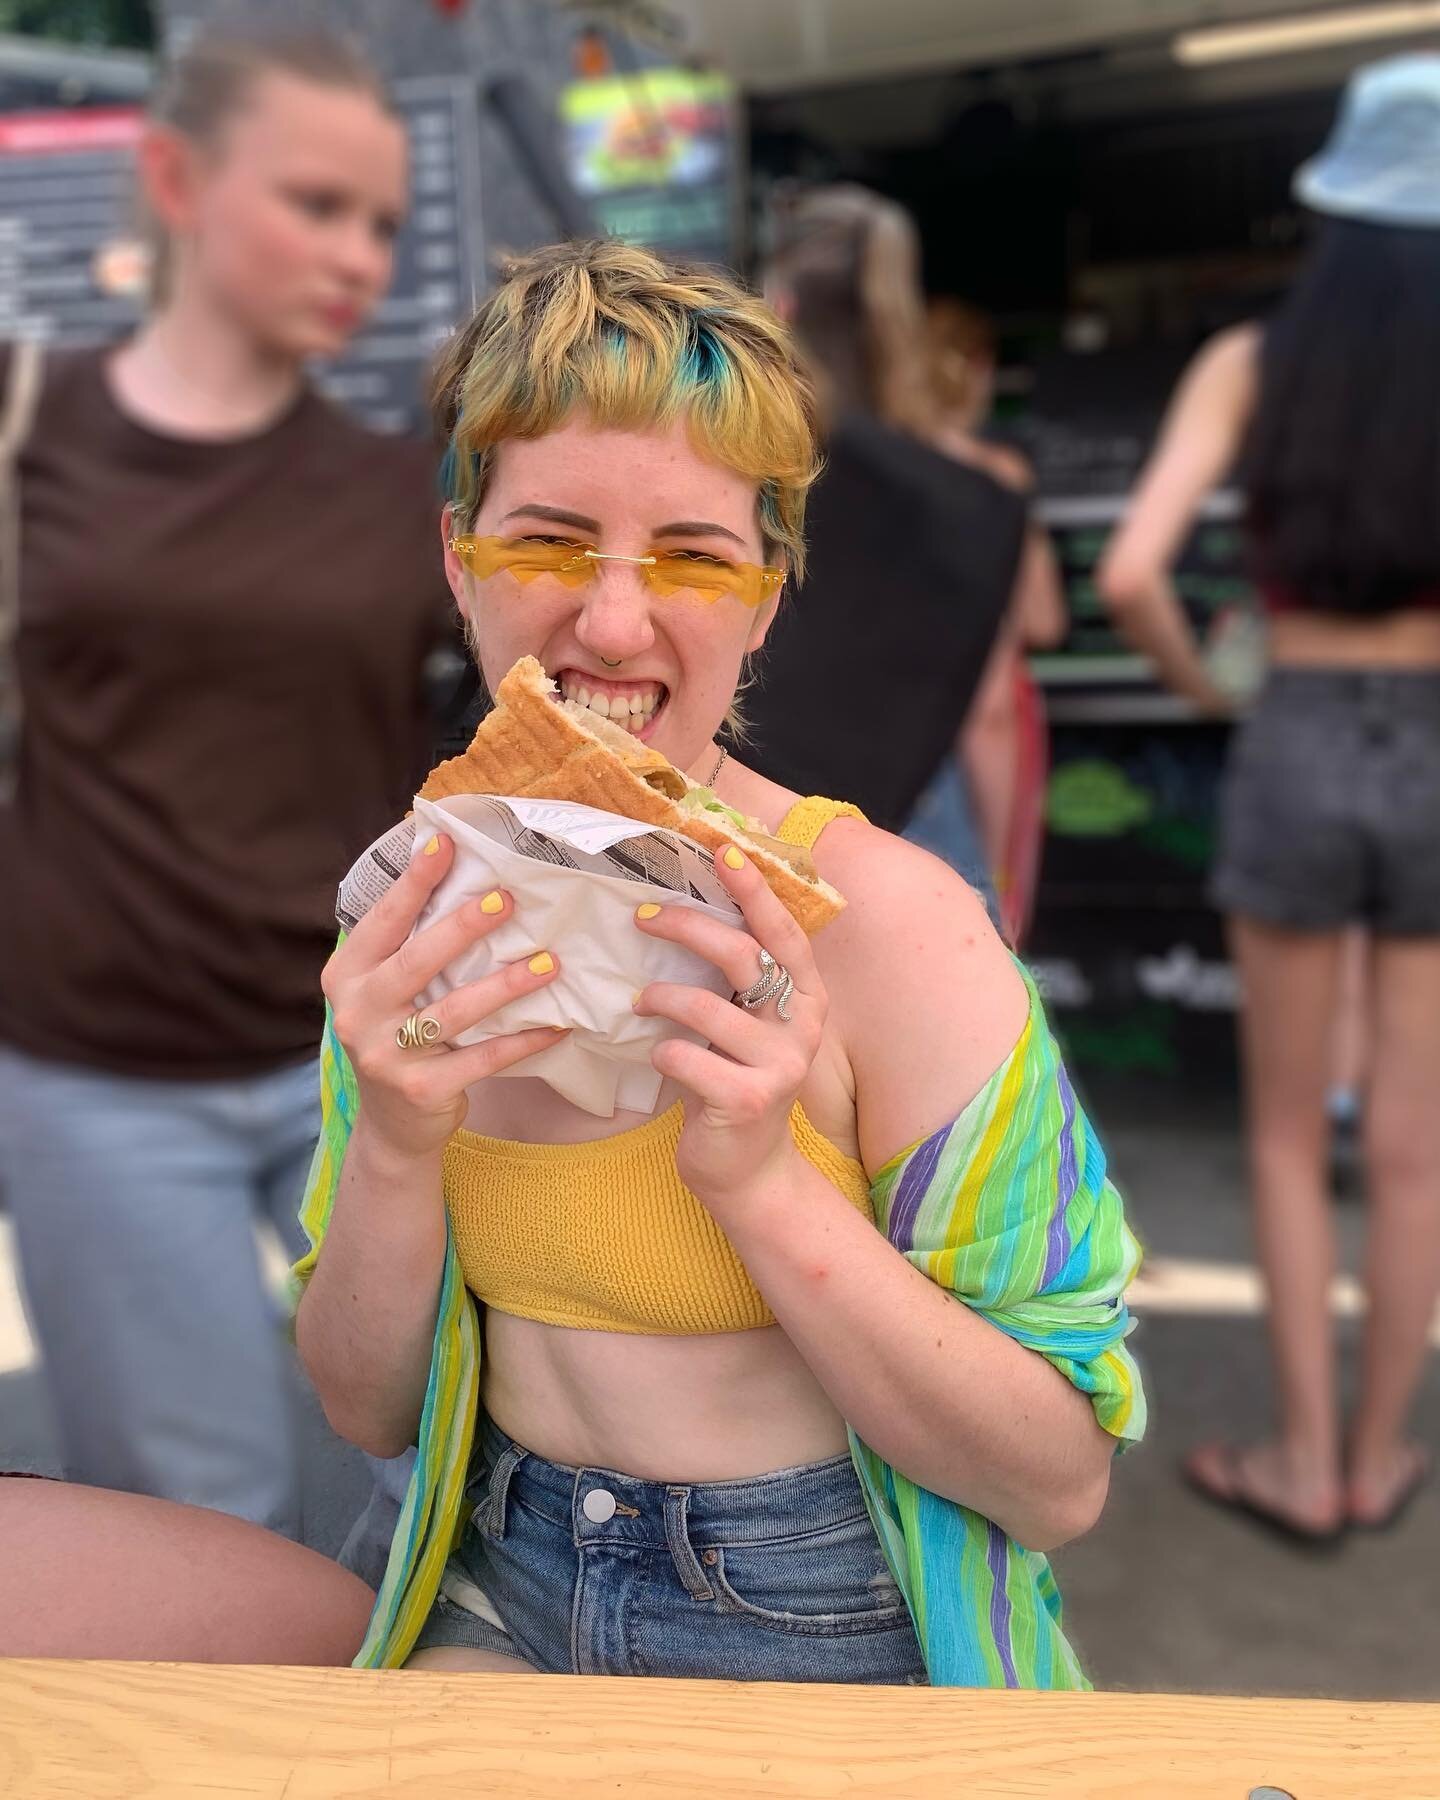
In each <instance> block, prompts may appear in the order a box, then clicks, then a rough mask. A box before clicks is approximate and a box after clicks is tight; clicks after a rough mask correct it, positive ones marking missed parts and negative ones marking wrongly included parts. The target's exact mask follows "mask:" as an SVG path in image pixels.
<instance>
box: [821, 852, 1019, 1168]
mask: <svg viewBox="0 0 1440 1800" xmlns="http://www.w3.org/2000/svg"><path fill="white" fill-rule="evenodd" d="M815 862H816V867H817V869H818V871H819V873H820V874H821V875H822V876H824V878H825V879H826V880H827V881H828V882H830V883H831V884H832V886H834V887H836V888H838V889H839V891H840V893H841V894H842V895H843V896H844V898H845V902H846V905H845V910H844V912H842V913H841V914H840V916H839V917H838V918H837V919H835V920H834V921H833V922H832V923H831V924H829V925H827V926H826V927H825V929H824V930H823V931H822V932H820V933H819V934H818V935H817V937H816V938H815V941H814V949H815V958H816V964H817V966H818V968H819V970H820V974H821V978H822V980H823V981H824V983H825V988H826V992H827V994H828V995H829V998H830V1007H831V1018H832V1021H833V1023H834V1026H835V1028H836V1030H837V1031H838V1033H839V1036H840V1039H841V1041H842V1043H843V1044H844V1046H845V1051H846V1055H847V1058H848V1060H849V1063H850V1066H851V1068H852V1070H853V1071H854V1077H855V1092H856V1095H857V1100H858V1103H859V1109H860V1131H861V1140H862V1143H863V1144H864V1145H865V1146H866V1147H867V1158H866V1161H867V1166H870V1164H871V1162H872V1160H873V1158H875V1157H878V1158H879V1159H881V1160H883V1159H884V1158H885V1157H888V1156H890V1155H893V1154H894V1152H895V1150H896V1149H897V1148H898V1147H899V1146H901V1145H903V1144H909V1143H913V1142H915V1141H916V1140H917V1139H918V1138H920V1137H922V1136H924V1135H925V1134H926V1133H928V1132H930V1131H934V1130H936V1129H937V1128H938V1127H939V1126H940V1125H943V1124H945V1123H946V1122H947V1121H949V1120H951V1119H953V1118H955V1117H956V1116H957V1115H958V1114H959V1113H960V1112H961V1111H962V1110H963V1108H964V1107H965V1106H967V1105H968V1104H969V1102H970V1101H971V1100H972V1099H973V1098H974V1096H975V1095H976V1094H977V1093H979V1091H980V1089H981V1088H982V1087H983V1086H984V1085H985V1083H986V1082H987V1081H988V1080H989V1079H990V1078H991V1077H992V1076H993V1075H994V1073H995V1071H996V1070H997V1069H998V1068H999V1067H1001V1065H1002V1064H1003V1063H1004V1061H1005V1059H1006V1058H1007V1057H1008V1056H1009V1055H1010V1054H1011V1052H1012V1051H1013V1050H1014V1047H1015V1045H1016V1043H1017V1042H1018V1041H1019V1039H1020V1035H1021V1033H1022V1032H1023V1030H1024V1028H1025V1023H1026V1020H1027V1019H1028V1018H1029V1016H1030V995H1029V993H1028V991H1027V989H1026V986H1025V983H1024V980H1023V979H1022V977H1021V975H1020V971H1019V969H1018V967H1017V965H1016V963H1015V959H1014V958H1013V957H1012V956H1011V954H1010V952H1009V950H1008V949H1007V948H1006V947H1005V945H1004V944H1003V943H1002V942H1001V940H1000V937H999V936H998V934H997V933H996V931H995V928H994V926H993V925H992V924H991V922H990V916H989V914H988V913H987V911H986V909H985V903H984V901H983V900H982V899H981V898H980V896H979V895H978V894H977V893H976V892H975V890H974V889H973V888H972V887H971V886H970V885H969V883H968V882H966V881H965V880H964V879H963V877H961V876H960V875H958V874H957V873H956V872H955V871H954V870H953V869H951V868H950V867H948V865H946V864H945V863H943V862H942V861H941V860H940V859H939V858H938V857H936V856H933V855H932V854H931V853H930V852H929V851H928V850H924V849H922V848H921V847H920V846H919V845H918V844H911V843H908V842H907V841H906V840H905V839H904V838H898V837H895V836H894V835H893V834H892V833H890V832H888V831H882V830H881V829H880V828H879V827H878V826H876V825H871V824H870V823H868V821H865V820H861V819H854V818H845V819H837V820H836V821H835V823H834V824H833V825H831V826H830V827H829V828H828V829H827V830H826V831H825V832H824V833H823V834H822V836H821V837H820V838H819V840H818V841H817V843H816V845H815Z"/></svg>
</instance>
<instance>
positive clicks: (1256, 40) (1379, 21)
mask: <svg viewBox="0 0 1440 1800" xmlns="http://www.w3.org/2000/svg"><path fill="white" fill-rule="evenodd" d="M1437 26H1440V0H1416V4H1413V5H1410V6H1342V7H1335V8H1333V9H1330V10H1327V11H1325V12H1306V13H1293V14H1292V15H1291V16H1290V17H1289V18H1288V19H1256V20H1253V21H1252V22H1251V23H1249V24H1246V25H1207V26H1205V27H1203V28H1202V29H1201V30H1198V31H1184V32H1181V34H1180V35H1179V36H1178V37H1177V38H1176V39H1175V42H1174V44H1173V45H1172V48H1173V50H1174V52H1175V58H1176V61H1177V62H1182V63H1192V64H1194V63H1217V62H1237V61H1240V60H1241V59H1242V58H1245V57H1250V56H1283V55H1285V54H1286V53H1287V52H1289V51H1292V50H1321V49H1326V48H1328V47H1329V46H1331V45H1333V44H1354V43H1360V42H1363V41H1364V40H1365V39H1366V38H1383V37H1405V36H1408V35H1410V34H1411V33H1413V32H1417V31H1430V30H1433V29H1434V28H1435V27H1437Z"/></svg>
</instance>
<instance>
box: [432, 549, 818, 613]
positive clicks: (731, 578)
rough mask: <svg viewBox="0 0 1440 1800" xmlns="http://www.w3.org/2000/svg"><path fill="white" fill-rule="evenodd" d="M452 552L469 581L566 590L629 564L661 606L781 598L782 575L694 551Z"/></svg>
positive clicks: (754, 602)
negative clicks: (728, 597)
mask: <svg viewBox="0 0 1440 1800" xmlns="http://www.w3.org/2000/svg"><path fill="white" fill-rule="evenodd" d="M450 548H451V550H452V551H453V552H454V554H455V555H456V556H458V557H459V559H460V561H461V562H462V563H464V565H465V567H466V568H467V569H468V570H469V571H470V573H471V574H472V575H475V576H477V577H478V578H479V579H480V580H481V581H488V580H489V579H490V577H491V576H492V575H498V574H500V573H501V572H502V571H503V572H504V573H505V574H508V575H513V576H514V577H515V579H516V580H517V581H522V582H528V581H535V580H537V579H538V578H539V577H540V576H542V575H544V576H549V577H550V578H552V579H553V580H556V581H559V582H562V583H563V584H564V585H565V586H566V587H574V588H578V587H584V586H585V584H586V583H587V582H589V581H593V580H594V579H595V577H596V575H597V574H598V573H599V572H600V565H601V563H607V562H617V563H632V564H633V565H634V566H635V567H636V568H638V569H639V570H640V572H641V574H642V575H643V576H644V578H645V582H646V585H647V586H648V587H649V589H650V591H651V592H652V593H653V594H658V595H659V597H660V598H661V599H662V600H669V599H672V598H674V597H676V596H677V595H683V596H684V597H686V598H687V599H693V600H700V601H703V602H704V603H705V604H706V605H707V606H708V605H710V604H712V603H713V602H714V601H716V600H718V599H719V598H720V596H721V595H722V594H733V595H734V596H735V598H736V599H737V600H739V601H741V602H742V603H743V604H744V605H746V606H763V605H764V604H765V602H766V601H767V600H773V599H774V598H775V596H776V594H778V593H779V592H780V586H781V583H782V582H783V581H784V579H785V571H784V570H783V569H766V568H762V567H760V566H759V565H758V564H757V563H727V562H718V561H716V560H714V559H712V558H711V557H708V556H700V555H698V554H697V553H696V552H695V551H693V550H676V551H672V552H670V553H669V554H666V553H665V552H663V551H654V552H652V553H651V554H650V555H649V556H607V555H606V554H605V552H604V551H602V550H596V549H595V548H594V547H593V546H592V545H588V544H547V543H543V542H536V541H534V540H533V539H529V538H504V537H452V538H451V540H450Z"/></svg>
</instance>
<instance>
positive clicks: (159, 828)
mask: <svg viewBox="0 0 1440 1800" xmlns="http://www.w3.org/2000/svg"><path fill="white" fill-rule="evenodd" d="M140 166H141V175H142V181H143V187H144V193H145V197H146V200H147V202H148V205H149V208H150V210H151V212H152V213H153V215H154V219H155V221H156V225H157V237H158V241H159V245H160V248H159V253H158V265H157V276H158V280H157V284H156V287H157V297H156V304H155V306H154V309H153V311H152V313H151V316H150V318H149V320H148V322H147V323H146V324H145V325H144V326H143V327H142V329H141V330H140V331H139V332H138V333H137V334H136V336H134V337H133V338H132V339H130V340H129V341H128V342H127V343H125V344H124V345H122V346H121V347H120V348H119V349H117V350H112V351H106V352H101V351H94V352H84V353H78V354H68V355H64V356H56V357H52V358H51V359H50V360H49V364H48V366H47V369H46V373H45V380H44V386H43V390H42V392H41V396H40V401H39V406H38V410H37V412H36V415H35V418H34V422H33V425H32V427H31V430H30V432H29V435H28V438H27V440H26V444H25V447H24V450H23V453H22V455H21V459H20V464H19V474H20V495H21V543H22V546H23V551H22V557H21V562H20V581H19V592H20V611H19V629H18V640H17V644H16V663H17V670H18V676H19V687H20V693H21V696H22V698H23V702H24V720H23V727H22V735H21V740H20V760H19V766H18V771H17V782H18V786H17V793H16V797H15V800H14V803H13V805H11V806H9V807H7V808H4V809H0V868H3V869H4V872H5V876H4V883H3V900H0V908H3V911H0V1191H3V1197H4V1202H5V1204H6V1205H7V1206H8V1208H9V1209H10V1211H11V1212H12V1214H13V1216H14V1220H15V1224H16V1228H17V1235H18V1243H19V1250H20V1260H21V1268H22V1273H23V1278H24V1283H25V1289H26V1293H27V1297H28V1300H29V1304H30V1312H31V1316H32V1318H33V1320H34V1323H35V1327H36V1330H37V1333H38V1336H39V1339H40V1345H41V1349H42V1351H43V1355H44V1362H45V1372H46V1375H47V1378H48V1382H49V1386H50V1391H51V1394H52V1396H53V1399H54V1403H55V1409H56V1413H57V1417H58V1422H59V1427H60V1437H61V1448H62V1454H63V1458H64V1463H65V1467H66V1471H67V1473H68V1474H69V1475H70V1476H71V1477H72V1478H73V1479H75V1480H77V1481H83V1482H88V1483H92V1484H94V1485H97V1486H104V1487H117V1488H126V1489H131V1490H133V1491H136V1492H142V1493H151V1494H157V1495H162V1496H166V1497H170V1498H174V1499H181V1500H188V1501H194V1502H198V1503H201V1504H204V1505H208V1506H214V1507H219V1508H223V1509H224V1510H226V1511H230V1512H234V1513H236V1514H239V1515H241V1516H243V1517H246V1518H251V1519H254V1520H257V1521H259V1522H260V1523H262V1524H265V1525H268V1526H271V1527H274V1528H276V1529H279V1530H281V1531H285V1532H287V1533H292V1534H293V1533H294V1531H295V1528H296V1500H295V1479H294V1463H295V1457H294V1451H293V1447H292V1443H291V1427H290V1423H289V1419H288V1407H287V1400H286V1390H285V1380H286V1374H285V1363H284V1350H283V1344H282V1338H281V1333H280V1330H279V1327H278V1326H277V1324H276V1322H275V1319H274V1316H273V1313H272V1311H271V1309H270V1307H269V1305H268V1304H267V1300H266V1297H265V1292H264V1288H263V1284H262V1280H261V1276H260V1272H259V1269H258V1267H257V1260H256V1252H255V1246H254V1236H253V1230H254V1224H255V1221H256V1220H257V1218H259V1217H262V1216H264V1215H268V1216H269V1217H270V1218H271V1219H272V1220H273V1221H274V1223H275V1225H276V1226H277V1227H278V1228H279V1230H280V1233H281V1236H282V1238H283V1239H284V1241H285V1245H286V1248H287V1250H288V1251H289V1252H290V1253H291V1254H294V1253H295V1252H297V1251H298V1249H299V1247H300V1246H299V1243H298V1242H297V1237H296V1227H295V1223H294V1215H295V1208H296V1204H297V1201H298V1197H299V1193H300V1189H301V1185H302V1182H303V1177H304V1173H305V1170H306V1166H307V1164H308V1160H309V1157H310V1154H311V1150H312V1146H313V1144H314V1140H315V1136H316V1131H317V1123H318V1092H317V1076H316V1071H315V1062H314V1052H315V1048H316V1046H317V1044H318V1039H319V1032H320V1025H321V1019H320V1016H319V1013H318V1010H317V999H316V996H317V994H318V991H319V973H320V968H321V965H322V963H323V961H324V959H325V956H326V954H327V951H328V948H329V946H330V943H331V941H332V939H333V935H334V893H335V885H336V882H337V880H338V878H339V876H340V874H342V873H343V871H344V870H345V868H346V867H347V866H348V864H349V862H350V861H351V860H352V859H353V857H354V856H355V855H356V853H357V852H358V851H359V850H360V849H362V848H363V847H364V845H365V844H366V843H367V842H369V841H370V839H371V838H372V837H373V836H374V835H375V834H376V833H377V832H378V831H380V830H381V829H382V828H383V827H384V825H385V824H386V823H387V822H388V821H389V820H390V819H392V818H393V817H394V815H395V812H396V809H397V807H403V806H404V804H405V803H406V801H407V799H408V796H409V795H410V794H411V793H412V792H413V790H414V784H415V781H416V779H417V777H418V775H419V774H420V773H421V772H422V771H423V769H424V767H425V763H426V757H425V748H426V743H425V739H426V729H425V726H426V721H425V708H424V697H423V681H422V670H423V665H424V663H425V660H426V658H427V656H428V655H429V653H430V651H431V650H432V649H433V648H434V647H435V645H436V643H437V642H438V641H439V639H440V636H441V633H442V631H443V629H444V621H445V619H446V616H447V612H448V590H447V589H446V587H445V585H444V576H443V571H442V565H441V555H440V544H439V539H438V526H437V525H436V522H435V521H436V516H437V510H438V509H437V505H436V501H435V497H434V491H433V481H432V477H431V472H430V457H429V453H428V450H427V449H426V448H425V447H424V446H423V445H422V444H420V443H417V442H412V441H407V440H400V439H392V438H383V437H380V436H377V435H375V434H374V433H372V432H370V431H368V430H366V429H364V428H363V427H361V426H360V425H358V424H357V423H355V422H354V421H353V420H351V419H349V418H347V417H346V416H345V415H344V414H342V413H340V412H338V411H337V410H335V409H334V408H332V407H331V406H330V405H329V404H328V403H327V402H326V401H324V400H323V399H321V398H320V397H319V395H318V394H316V393H315V392H314V391H313V390H312V388H311V387H310V386H309V385H308V383H307V381H306V378H305V373H304V367H305V361H306V359H307V358H309V357H312V356H326V355H332V354H334V353H335V352H337V351H339V350H340V349H341V348H342V347H343V346H344V344H345V343H346V341H347V339H348V338H349V337H350V336H351V335H352V334H353V333H354V332H355V331H356V329H357V328H358V327H359V326H361V325H362V324H363V323H364V322H365V321H366V319H367V318H368V317H369V316H370V314H371V313H372V312H373V311H374V309H375V307H376V305H377V304H378V302H379V301H380V299H381V297H382V296H383V294H384V292H385V289H386V286H387V284H388V281H389V278H390V268H391V255H392V243H393V239H394V236H395V232H396V230H397V227H398V225H399V223H400V219H401V215H402V213H403V210H404V206H405V200H406V189H407V182H406V148H405V138H404V132H403V129H402V127H401V125H400V124H399V122H398V121H397V119H396V118H395V116H394V114H393V113H392V112H391V111H390V109H389V108H388V106H387V103H386V101H385V97H384V95H383V93H382V91H381V89H380V87H379V84H378V81H377V79H376V77H375V75H374V74H373V72H372V71H371V70H370V68H369V67H368V66H367V65H366V64H365V63H364V62H363V61H361V60H360V59H359V58H358V56H357V55H356V54H355V53H354V52H353V51H352V50H351V49H350V48H349V47H348V45H347V44H345V43H344V42H342V41H339V40H335V39H333V38H330V37H329V36H314V35H310V36H287V37H269V38H263V39H262V38H259V37H256V38H249V37H246V38H243V39H241V38H234V37H228V36H227V37H226V38H225V39H223V40H221V39H219V38H213V37H212V38H209V39H206V38H202V39H200V40H199V41H198V42H197V43H196V44H195V45H194V46H193V47H192V49H191V50H190V51H189V52H188V53H187V55H186V56H185V57H184V58H182V60H181V61H180V63H179V64H178V65H177V66H176V67H175V68H174V69H173V70H172V71H171V72H170V74H169V76H168V78H166V79H164V80H162V84H161V88H160V91H159V94H158V98H157V100H156V103H155V107H154V109H153V117H152V121H151V124H150V127H149V129H148V131H147V133H146V136H145V138H144V141H143V144H142V148H141V153H140ZM3 360H4V361H6V362H8V358H5V359H3ZM4 375H5V370H4V369H3V368H0V380H3V378H4Z"/></svg>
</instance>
